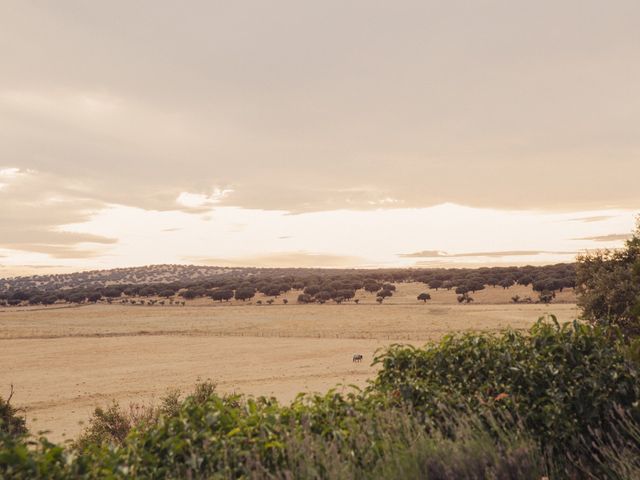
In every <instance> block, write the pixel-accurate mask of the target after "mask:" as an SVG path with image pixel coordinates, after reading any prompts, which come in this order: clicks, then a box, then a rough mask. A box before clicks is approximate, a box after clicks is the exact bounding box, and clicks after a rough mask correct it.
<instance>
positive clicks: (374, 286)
mask: <svg viewBox="0 0 640 480" xmlns="http://www.w3.org/2000/svg"><path fill="white" fill-rule="evenodd" d="M380 287H382V285H381V284H380V283H378V282H375V281H369V282H366V283H365V284H364V289H365V291H367V292H369V293H374V292H377V291H378V290H380Z"/></svg>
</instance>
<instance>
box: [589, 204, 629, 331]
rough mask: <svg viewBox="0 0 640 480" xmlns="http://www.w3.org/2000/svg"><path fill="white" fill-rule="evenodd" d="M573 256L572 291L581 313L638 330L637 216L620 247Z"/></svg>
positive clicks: (599, 321)
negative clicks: (573, 286) (573, 289)
mask: <svg viewBox="0 0 640 480" xmlns="http://www.w3.org/2000/svg"><path fill="white" fill-rule="evenodd" d="M577 260H578V263H577V269H576V274H577V278H576V293H577V295H578V305H579V306H580V307H582V310H583V316H584V317H585V318H586V319H588V320H590V321H592V322H594V323H614V324H616V325H619V326H620V327H621V328H622V329H623V330H624V331H626V332H627V333H629V334H632V335H638V334H640V217H639V218H638V223H637V226H636V229H635V231H634V233H633V235H632V237H631V239H629V240H627V242H626V244H625V247H624V248H623V249H620V250H601V251H598V252H594V253H587V254H584V255H580V256H579V257H578V259H577Z"/></svg>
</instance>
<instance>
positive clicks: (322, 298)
mask: <svg viewBox="0 0 640 480" xmlns="http://www.w3.org/2000/svg"><path fill="white" fill-rule="evenodd" d="M332 297H333V294H332V293H331V292H329V291H328V290H323V291H322V292H318V293H316V295H315V298H316V300H317V301H318V302H320V303H324V302H326V301H327V300H331V298H332Z"/></svg>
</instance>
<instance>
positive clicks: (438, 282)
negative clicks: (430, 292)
mask: <svg viewBox="0 0 640 480" xmlns="http://www.w3.org/2000/svg"><path fill="white" fill-rule="evenodd" d="M442 283H443V282H442V281H441V280H431V281H430V282H429V288H433V289H435V291H436V292H437V291H438V289H439V288H441V287H442Z"/></svg>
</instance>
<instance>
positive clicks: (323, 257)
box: [183, 252, 367, 268]
mask: <svg viewBox="0 0 640 480" xmlns="http://www.w3.org/2000/svg"><path fill="white" fill-rule="evenodd" d="M183 260H184V261H187V262H193V263H196V264H203V265H212V266H218V267H290V268H296V267H300V268H304V267H309V268H312V267H327V268H331V267H335V268H339V267H340V268H341V267H355V266H358V265H361V266H363V265H366V264H367V261H366V260H365V259H364V258H361V257H357V256H349V255H330V254H322V253H310V252H281V253H272V254H266V255H249V256H244V257H235V258H208V257H183Z"/></svg>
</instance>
